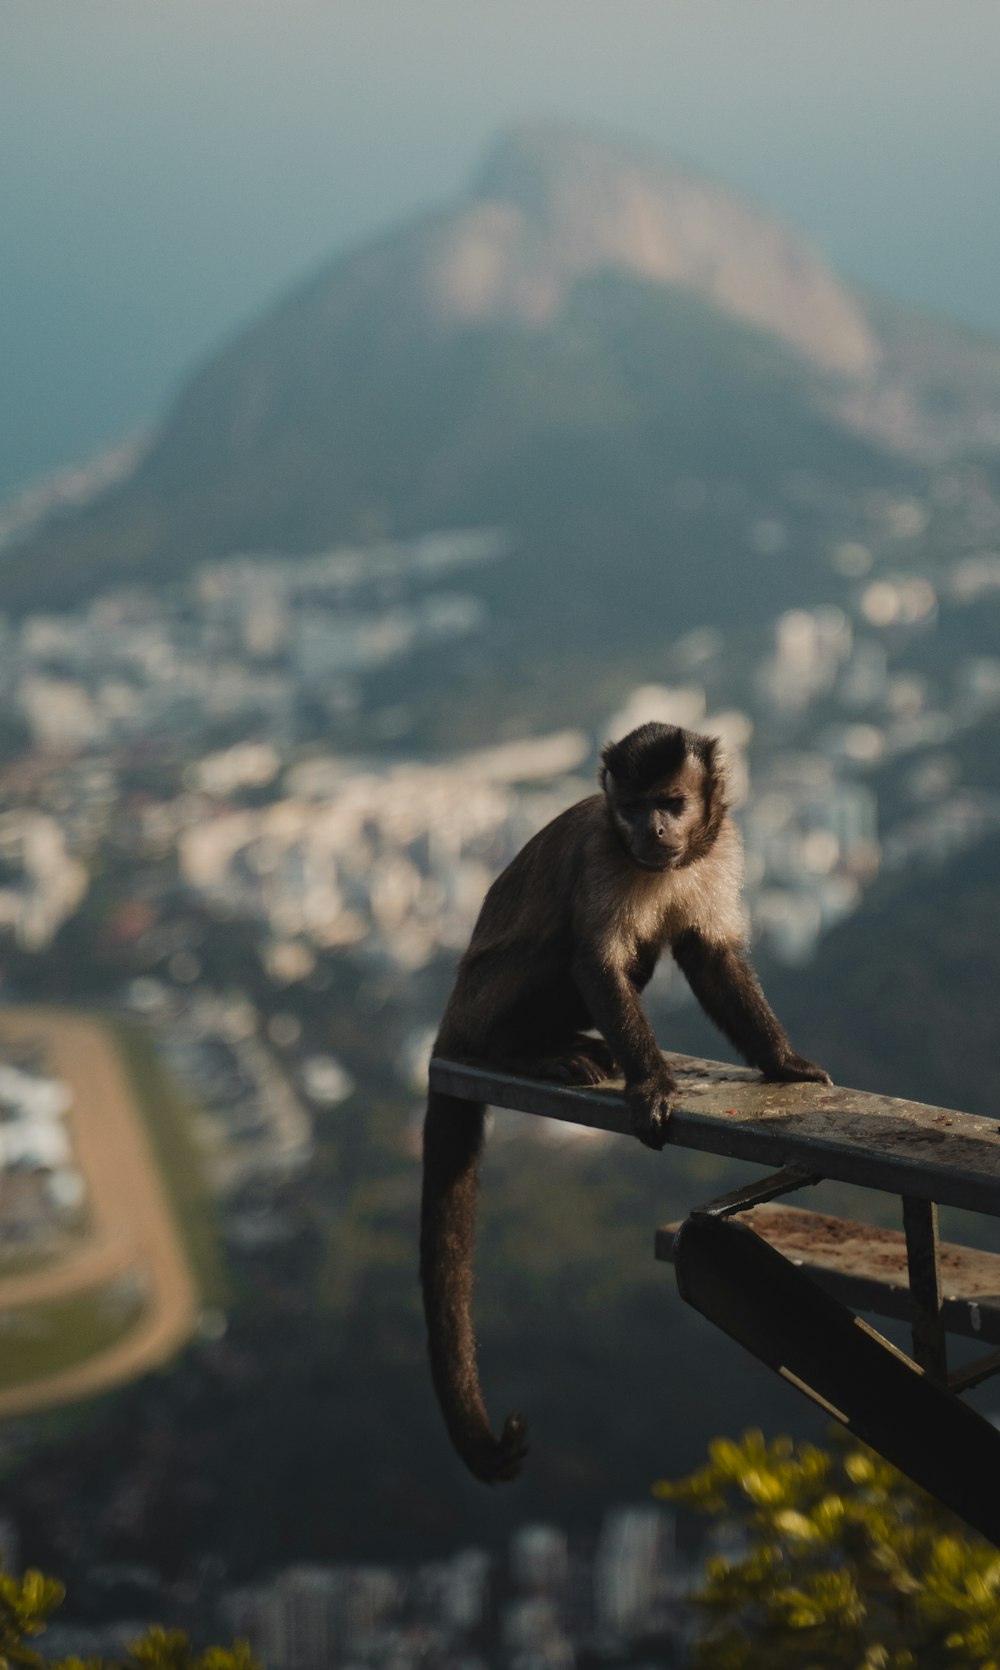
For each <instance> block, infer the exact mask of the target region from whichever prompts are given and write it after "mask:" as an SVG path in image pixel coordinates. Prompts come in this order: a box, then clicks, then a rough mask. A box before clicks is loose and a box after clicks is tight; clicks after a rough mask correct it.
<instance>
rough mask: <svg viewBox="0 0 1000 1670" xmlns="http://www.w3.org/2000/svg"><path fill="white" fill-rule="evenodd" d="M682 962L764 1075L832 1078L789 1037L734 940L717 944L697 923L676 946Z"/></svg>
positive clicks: (718, 1021) (710, 1012)
mask: <svg viewBox="0 0 1000 1670" xmlns="http://www.w3.org/2000/svg"><path fill="white" fill-rule="evenodd" d="M673 953H674V957H675V959H676V961H677V964H678V967H679V968H680V969H681V970H682V971H683V973H684V976H685V978H686V979H687V982H688V985H689V986H690V987H691V990H692V991H693V992H694V995H695V997H696V998H697V999H698V1002H699V1003H700V1004H701V1006H702V1008H703V1009H704V1011H705V1013H706V1015H707V1016H708V1018H709V1020H711V1021H714V1022H715V1025H716V1026H717V1027H718V1028H719V1031H720V1032H722V1033H724V1034H725V1036H726V1037H727V1038H728V1039H729V1042H730V1043H731V1044H732V1045H733V1047H734V1049H737V1050H738V1051H739V1053H740V1055H742V1056H743V1059H744V1060H745V1061H749V1062H750V1064H751V1066H753V1067H759V1068H760V1070H761V1072H762V1073H763V1074H764V1077H765V1078H768V1079H785V1080H788V1081H795V1080H801V1079H812V1080H816V1081H818V1082H819V1083H821V1084H829V1083H830V1075H829V1073H827V1072H824V1070H823V1068H822V1067H817V1066H816V1064H815V1062H812V1061H807V1060H806V1058H805V1056H803V1055H799V1054H798V1053H797V1052H796V1051H795V1050H794V1049H793V1048H792V1046H791V1044H790V1043H789V1040H788V1037H787V1035H786V1033H785V1029H784V1027H783V1026H782V1025H781V1022H780V1021H779V1020H778V1017H777V1015H776V1014H775V1013H774V1010H773V1009H772V1008H771V1005H770V1004H769V1003H768V1001H767V998H766V997H765V996H764V993H763V992H762V991H761V987H760V981H759V980H758V979H757V976H756V974H755V973H754V971H753V968H752V967H751V965H750V963H749V962H748V961H747V959H746V957H745V956H743V954H742V952H741V951H740V950H739V948H738V947H737V946H735V945H733V944H729V943H727V944H721V945H714V944H712V943H711V941H710V940H707V939H704V938H703V937H702V935H701V934H699V933H697V932H695V930H694V929H688V931H687V932H686V933H683V934H681V936H680V938H679V939H677V940H676V941H675V943H674V946H673Z"/></svg>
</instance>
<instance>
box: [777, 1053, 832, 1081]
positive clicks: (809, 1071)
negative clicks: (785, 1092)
mask: <svg viewBox="0 0 1000 1670" xmlns="http://www.w3.org/2000/svg"><path fill="white" fill-rule="evenodd" d="M761 1072H762V1073H763V1075H764V1077H765V1078H766V1079H774V1080H776V1081H777V1082H778V1083H779V1084H803V1083H807V1084H832V1083H833V1080H832V1078H831V1077H830V1075H829V1073H828V1072H827V1071H826V1068H825V1067H817V1065H816V1063H815V1061H807V1060H806V1058H805V1056H804V1055H794V1054H792V1055H786V1056H785V1057H784V1058H783V1059H782V1060H781V1061H769V1062H768V1063H767V1064H766V1066H762V1067H761Z"/></svg>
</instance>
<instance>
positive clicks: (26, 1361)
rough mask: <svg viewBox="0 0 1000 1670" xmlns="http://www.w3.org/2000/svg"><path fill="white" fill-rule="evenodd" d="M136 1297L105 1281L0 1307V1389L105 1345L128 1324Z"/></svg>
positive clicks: (136, 1310) (54, 1370) (137, 1306)
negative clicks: (79, 1291)
mask: <svg viewBox="0 0 1000 1670" xmlns="http://www.w3.org/2000/svg"><path fill="white" fill-rule="evenodd" d="M141 1308H142V1307H141V1302H140V1300H139V1298H138V1297H137V1296H136V1297H135V1298H132V1297H131V1296H124V1295H123V1296H122V1297H121V1298H119V1297H118V1295H117V1294H116V1293H115V1292H113V1291H112V1290H110V1289H109V1288H107V1287H99V1288H95V1289H94V1290H93V1291H92V1292H90V1293H82V1294H74V1295H73V1297H72V1298H70V1299H54V1300H52V1301H50V1302H49V1303H47V1304H42V1305H19V1306H17V1307H16V1309H13V1310H8V1311H4V1312H0V1389H4V1390H9V1389H10V1388H11V1387H13V1386H24V1385H27V1384H29V1383H30V1382H31V1381H33V1380H41V1379H43V1378H45V1377H46V1376H48V1375H52V1374H59V1373H61V1372H62V1371H63V1370H64V1369H68V1368H73V1367H74V1366H75V1365H76V1364H77V1363H83V1362H86V1361H87V1359H88V1358H90V1357H93V1356H96V1355H97V1353H98V1352H100V1351H106V1350H107V1349H108V1347H109V1346H112V1345H114V1344H115V1343H116V1342H117V1341H118V1340H120V1339H122V1338H123V1337H124V1336H125V1335H126V1334H127V1333H128V1332H129V1331H130V1330H131V1329H132V1328H134V1326H135V1324H136V1322H137V1320H138V1318H139V1315H140V1312H141Z"/></svg>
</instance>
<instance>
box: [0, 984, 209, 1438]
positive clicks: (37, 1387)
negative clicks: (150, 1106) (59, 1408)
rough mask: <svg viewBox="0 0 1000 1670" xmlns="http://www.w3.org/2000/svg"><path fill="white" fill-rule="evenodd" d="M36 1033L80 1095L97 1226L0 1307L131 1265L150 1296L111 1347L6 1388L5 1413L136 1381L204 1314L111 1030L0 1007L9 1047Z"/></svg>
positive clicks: (16, 1284)
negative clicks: (74, 1248) (136, 1318)
mask: <svg viewBox="0 0 1000 1670" xmlns="http://www.w3.org/2000/svg"><path fill="white" fill-rule="evenodd" d="M29 1038H30V1039H38V1040H40V1041H41V1042H43V1043H44V1046H45V1051H46V1054H47V1057H48V1062H49V1065H50V1067H51V1070H52V1071H53V1073H54V1074H56V1076H57V1077H59V1078H61V1079H65V1080H66V1082H67V1083H68V1084H69V1085H71V1087H72V1090H73V1105H72V1107H71V1109H70V1111H69V1114H68V1115H67V1118H68V1122H69V1129H70V1135H71V1138H72V1141H73V1147H74V1149H75V1153H76V1159H77V1163H78V1165H79V1167H80V1169H81V1171H82V1172H83V1174H84V1177H85V1179H86V1184H87V1205H88V1208H89V1212H90V1218H91V1224H92V1232H91V1235H90V1236H89V1237H88V1239H87V1241H86V1242H84V1243H83V1244H82V1245H81V1247H80V1248H79V1250H78V1251H76V1252H74V1253H73V1254H71V1255H70V1256H69V1257H67V1258H66V1259H63V1260H61V1261H60V1262H59V1263H57V1264H53V1265H50V1266H46V1267H45V1269H43V1270H38V1271H29V1272H26V1273H24V1274H22V1275H20V1276H11V1277H10V1278H9V1279H8V1280H6V1281H2V1280H0V1307H7V1306H10V1305H13V1304H25V1303H29V1302H30V1303H36V1302H38V1301H39V1300H46V1299H62V1298H68V1297H70V1296H71V1295H72V1294H73V1293H78V1292H81V1291H82V1290H83V1289H84V1288H85V1287H88V1288H89V1287H94V1286H97V1285H99V1284H100V1283H102V1282H104V1281H108V1280H111V1279H113V1278H114V1277H115V1276H116V1275H120V1274H122V1273H123V1272H124V1271H125V1270H127V1269H130V1268H136V1269H139V1270H141V1271H142V1273H143V1274H144V1276H145V1279H146V1281H147V1283H148V1291H147V1295H146V1301H145V1306H144V1309H143V1313H142V1316H141V1317H140V1319H139V1321H138V1322H137V1323H136V1325H135V1327H134V1328H132V1329H130V1331H129V1332H128V1333H127V1334H126V1335H124V1337H123V1338H122V1339H120V1340H118V1341H116V1343H115V1344H114V1345H112V1346H109V1347H108V1348H107V1350H105V1351H100V1352H98V1353H97V1354H96V1355H95V1356H93V1357H88V1358H87V1360H86V1361H85V1362H82V1363H77V1364H74V1365H73V1366H72V1367H71V1368H68V1369H63V1370H60V1371H59V1373H57V1374H52V1375H48V1376H46V1377H45V1378H44V1379H42V1380H32V1381H26V1382H25V1383H24V1384H23V1385H20V1386H13V1387H10V1388H8V1389H7V1390H5V1391H0V1418H5V1417H10V1416H14V1415H26V1414H29V1413H33V1412H34V1411H35V1410H38V1409H47V1408H51V1407H53V1406H54V1405H55V1404H59V1403H73V1402H76V1401H77V1400H79V1399H81V1398H88V1397H96V1396H97V1395H98V1394H99V1393H100V1392H106V1391H109V1390H110V1389H111V1388H112V1387H114V1386H120V1385H122V1384H124V1383H125V1382H126V1381H128V1380H134V1379H135V1378H136V1377H137V1376H138V1375H140V1374H142V1373H144V1372H145V1371H146V1370H147V1369H151V1368H155V1367H157V1366H158V1365H159V1364H161V1363H164V1362H166V1361H167V1360H168V1359H169V1358H170V1357H172V1356H173V1355H174V1354H175V1353H176V1352H177V1351H178V1350H179V1349H180V1347H181V1346H182V1345H183V1344H184V1342H185V1340H187V1339H188V1338H189V1337H190V1335H191V1334H192V1333H193V1331H194V1328H195V1324H196V1321H197V1316H198V1309H199V1297H198V1288H197V1284H196V1282H195V1279H194V1276H193V1274H192V1272H191V1268H190V1265H189V1264H188V1261H187V1256H186V1254H185V1250H184V1245H183V1242H182V1239H181V1236H180V1233H179V1231H178V1229H177V1226H176V1224H175V1223H174V1218H173V1214H172V1212H171V1208H170V1202H169V1199H168V1196H167V1192H166V1189H165V1188H164V1185H163V1183H162V1182H161V1179H160V1173H159V1168H158V1166H157V1162H156V1157H155V1155H154V1153H153V1149H152V1146H151V1144H150V1140H149V1137H148V1135H147V1132H146V1127H145V1122H144V1120H143V1117H142V1114H141V1112H140V1110H139V1109H138V1108H137V1106H136V1103H135V1097H134V1094H133V1091H132V1087H131V1085H130V1083H129V1080H128V1076H127V1074H126V1072H125V1068H124V1066H123V1064H122V1061H121V1059H120V1057H119V1055H118V1051H117V1049H116V1048H115V1045H114V1041H113V1039H112V1038H111V1036H110V1034H109V1032H108V1030H107V1029H106V1028H105V1027H104V1026H103V1025H102V1023H101V1022H100V1021H98V1020H94V1019H91V1018H90V1017H86V1016H82V1015H71V1014H65V1013H63V1012H61V1011H60V1010H55V1009H0V1048H2V1046H3V1043H4V1041H5V1040H7V1039H11V1040H15V1039H16V1040H19V1041H20V1040H23V1039H29Z"/></svg>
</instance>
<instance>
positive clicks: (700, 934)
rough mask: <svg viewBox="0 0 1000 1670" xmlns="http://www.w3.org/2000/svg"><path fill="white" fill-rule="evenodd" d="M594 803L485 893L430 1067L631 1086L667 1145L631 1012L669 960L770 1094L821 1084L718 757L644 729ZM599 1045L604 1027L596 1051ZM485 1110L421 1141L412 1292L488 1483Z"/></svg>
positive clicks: (509, 1439) (658, 1143)
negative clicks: (781, 1004) (752, 942)
mask: <svg viewBox="0 0 1000 1670" xmlns="http://www.w3.org/2000/svg"><path fill="white" fill-rule="evenodd" d="M601 762H602V763H601V768H600V774H599V783H600V789H601V792H600V793H599V794H593V795H590V796H588V797H587V798H586V799H585V800H581V801H578V802H577V804H576V805H574V806H570V807H569V808H568V810H566V811H564V812H562V813H560V814H559V816H558V817H556V818H554V819H553V820H552V822H551V823H549V824H547V825H546V826H545V828H544V829H542V830H540V831H539V833H538V834H537V835H535V836H533V837H532V839H531V840H529V841H528V842H527V844H526V845H525V846H524V847H523V848H522V849H521V851H520V852H519V853H518V854H517V856H516V857H515V858H514V859H513V860H512V861H511V863H510V864H509V865H508V866H507V868H506V869H505V870H504V871H503V872H502V874H501V875H500V876H498V878H497V880H496V881H495V882H494V883H493V885H492V886H491V887H490V889H489V891H488V892H487V894H486V897H485V900H484V902H483V905H482V908H481V910H480V913H479V918H478V920H477V922H476V924H475V927H474V929H473V932H472V937H471V939H470V942H469V946H468V949H467V950H466V952H465V954H464V956H463V957H462V959H461V962H460V964H459V967H458V971H457V974H456V978H455V983H454V987H453V990H452V993H451V996H450V998H449V1000H448V1003H447V1005H446V1008H445V1012H444V1016H443V1018H442V1021H441V1026H440V1029H439V1031H438V1035H437V1039H436V1041H435V1044H434V1047H433V1053H434V1055H438V1056H447V1057H450V1058H451V1059H453V1060H455V1059H457V1060H460V1061H468V1062H478V1063H481V1064H486V1065H490V1066H493V1067H496V1068H500V1069H502V1070H504V1071H507V1072H512V1073H520V1074H523V1075H526V1076H530V1077H536V1078H548V1079H554V1080H561V1081H562V1082H564V1083H569V1084H577V1085H589V1084H598V1083H601V1082H602V1081H603V1080H605V1079H607V1078H609V1077H613V1076H614V1075H615V1074H616V1073H619V1072H620V1073H621V1074H622V1075H623V1076H624V1081H625V1092H624V1094H625V1103H626V1106H627V1109H628V1114H629V1121H630V1124H631V1128H632V1131H633V1133H634V1134H635V1136H636V1137H638V1139H639V1140H640V1141H641V1142H643V1143H645V1144H647V1145H648V1146H649V1147H650V1148H656V1149H659V1148H662V1147H663V1145H664V1143H665V1141H666V1139H667V1127H668V1122H669V1119H670V1110H671V1103H672V1101H673V1100H674V1098H675V1095H676V1091H677V1082H676V1080H675V1078H674V1076H673V1074H672V1073H671V1071H670V1068H669V1066H668V1065H667V1063H666V1061H665V1060H664V1058H663V1056H662V1054H661V1053H660V1049H659V1046H658V1044H657V1042H656V1038H655V1036H654V1034H653V1029H652V1027H651V1025H650V1023H649V1020H648V1019H647V1016H646V1013H645V1010H644V1009H643V1006H642V1003H641V1001H640V993H641V992H642V990H643V988H644V987H645V986H646V985H647V983H648V981H649V980H650V977H651V976H652V973H653V970H654V968H655V967H656V964H657V961H658V959H659V957H660V954H661V952H662V950H663V949H664V947H665V946H669V948H670V950H671V952H672V954H673V957H674V960H675V961H676V963H677V964H678V966H679V967H680V969H681V971H682V972H683V974H684V975H685V977H686V979H687V981H688V984H689V985H690V987H691V990H692V991H693V993H694V995H695V997H696V998H697V1000H698V1002H699V1003H700V1004H701V1006H702V1008H703V1009H704V1011H705V1013H706V1014H707V1015H708V1016H709V1018H710V1020H712V1021H713V1022H714V1024H715V1025H716V1026H717V1027H718V1028H719V1029H720V1031H721V1032H723V1033H724V1034H725V1036H726V1037H727V1038H728V1039H729V1041H730V1043H731V1044H732V1045H733V1046H734V1048H735V1049H736V1050H737V1051H738V1052H739V1054H740V1055H742V1056H743V1057H744V1059H745V1060H746V1061H748V1062H749V1063H750V1064H751V1066H754V1067H758V1068H760V1070H761V1072H762V1073H763V1075H764V1077H765V1078H767V1079H777V1080H785V1081H794V1080H813V1081H816V1082H819V1083H825V1084H829V1083H830V1078H829V1075H828V1074H827V1073H826V1072H825V1071H824V1070H823V1068H822V1067H817V1066H816V1065H815V1063H814V1062H812V1061H807V1060H806V1059H805V1057H804V1056H801V1055H799V1054H797V1053H796V1051H795V1050H794V1049H793V1048H792V1045H791V1044H790V1042H789V1040H788V1038H787V1036H786V1034H785V1032H784V1030H783V1029H782V1027H781V1024H780V1022H779V1021H778V1019H777V1017H776V1016H775V1014H774V1013H773V1011H772V1009H771V1007H770V1005H769V1004H768V1002H767V999H766V998H765V996H764V993H763V991H762V990H761V986H760V983H759V981H758V979H757V976H756V974H755V972H754V970H753V967H752V965H751V964H750V962H749V960H748V957H747V953H746V949H745V941H746V937H747V923H746V918H745V914H744V907H743V902H742V880H743V865H742V845H741V841H740V836H739V832H738V830H737V828H736V825H735V823H734V822H733V820H732V817H731V815H730V810H729V804H728V797H727V785H726V772H725V764H724V760H723V757H722V753H721V749H720V746H719V742H718V739H717V738H715V737H709V736H702V735H700V734H698V733H696V732H693V731H688V730H684V729H682V728H681V727H679V726H676V725H663V724H656V723H649V724H645V725H640V726H639V728H638V729H637V730H634V731H631V732H630V733H629V734H628V735H627V736H625V737H623V738H622V740H621V741H619V742H612V743H609V744H608V745H607V746H606V747H605V748H604V750H603V752H602V755H601ZM589 1029H596V1030H597V1031H598V1032H599V1033H600V1034H601V1036H600V1037H599V1038H596V1037H594V1036H592V1035H591V1031H590V1030H589ZM485 1111H486V1110H485V1108H484V1107H483V1106H482V1105H480V1104H478V1103H476V1102H473V1101H469V1100H465V1099H462V1098H458V1097H453V1096H447V1095H444V1094H442V1093H440V1092H438V1091H432V1092H431V1094H430V1096H429V1099H428V1104H427V1114H426V1119H425V1123H424V1174H423V1198H422V1204H421V1235H420V1275H421V1284H422V1288H423V1299H424V1310H425V1316H426V1321H427V1333H428V1346H429V1355H430V1364H431V1375H432V1379H433V1382H434V1387H435V1390H436V1393H437V1397H438V1402H439V1403H440V1405H441V1410H442V1413H443V1415H444V1420H445V1425H446V1427H447V1429H448V1433H449V1435H450V1438H451V1441H452V1443H453V1445H454V1447H455V1449H456V1450H457V1451H458V1454H459V1455H460V1456H461V1458H462V1460H463V1461H464V1462H465V1464H466V1466H467V1467H468V1468H469V1470H470V1472H472V1473H473V1474H474V1475H475V1476H476V1477H477V1478H479V1479H481V1480H483V1481H484V1482H486V1483H498V1482H500V1481H503V1480H507V1479H511V1478H513V1477H514V1476H515V1475H516V1473H517V1472H518V1471H519V1470H520V1467H521V1464H522V1462H523V1460H524V1457H525V1455H526V1454H527V1430H526V1426H525V1423H524V1421H523V1418H522V1417H521V1416H520V1415H512V1416H510V1417H508V1419H507V1421H506V1422H505V1424H504V1427H503V1429H502V1432H501V1434H500V1436H499V1438H498V1437H497V1436H496V1435H495V1433H494V1431H493V1428H492V1426H491V1424H490V1418H489V1415H488V1413H487V1410H486V1405H485V1402H484V1399H483V1394H482V1389H481V1386H480V1381H479V1371H478V1366H477V1359H476V1340H475V1333H474V1329H473V1322H472V1290H473V1279H474V1277H473V1252H474V1239H475V1218H476V1201H477V1192H478V1169H479V1156H480V1152H481V1149H482V1144H483V1135H484V1123H485Z"/></svg>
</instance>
